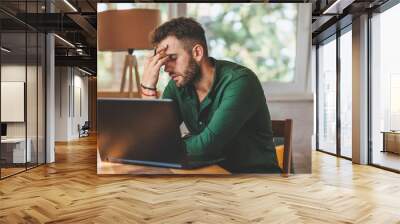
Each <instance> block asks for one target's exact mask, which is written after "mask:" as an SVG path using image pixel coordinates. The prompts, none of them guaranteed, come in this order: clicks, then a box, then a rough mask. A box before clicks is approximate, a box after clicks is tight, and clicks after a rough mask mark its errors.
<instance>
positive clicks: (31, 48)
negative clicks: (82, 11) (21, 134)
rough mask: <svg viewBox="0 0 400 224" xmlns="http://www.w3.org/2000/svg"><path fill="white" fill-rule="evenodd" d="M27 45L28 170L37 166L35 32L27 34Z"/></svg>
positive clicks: (36, 58)
mask: <svg viewBox="0 0 400 224" xmlns="http://www.w3.org/2000/svg"><path fill="white" fill-rule="evenodd" d="M27 38H28V40H27V43H28V51H27V52H28V57H27V59H28V62H27V80H26V91H27V94H26V118H27V121H26V125H27V142H28V147H27V149H28V150H30V154H28V156H30V158H29V159H28V164H27V166H28V168H30V167H33V166H36V165H37V156H38V154H37V128H38V126H37V121H38V120H37V103H38V102H37V90H38V88H37V79H38V78H37V73H38V68H37V63H38V57H37V54H38V52H37V51H38V49H37V46H38V43H37V41H38V36H37V33H36V32H28V33H27Z"/></svg>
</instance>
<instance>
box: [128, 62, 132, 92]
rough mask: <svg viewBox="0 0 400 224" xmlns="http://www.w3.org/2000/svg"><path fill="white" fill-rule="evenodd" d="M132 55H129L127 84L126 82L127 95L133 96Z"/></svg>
mask: <svg viewBox="0 0 400 224" xmlns="http://www.w3.org/2000/svg"><path fill="white" fill-rule="evenodd" d="M132 62H133V60H132V56H131V57H129V84H128V97H129V98H132V97H133V74H132Z"/></svg>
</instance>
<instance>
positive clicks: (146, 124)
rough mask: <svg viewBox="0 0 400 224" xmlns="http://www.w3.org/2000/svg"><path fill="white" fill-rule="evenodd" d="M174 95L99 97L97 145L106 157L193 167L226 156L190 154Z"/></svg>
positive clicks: (156, 164) (216, 160) (116, 159)
mask: <svg viewBox="0 0 400 224" xmlns="http://www.w3.org/2000/svg"><path fill="white" fill-rule="evenodd" d="M179 126H180V124H179V119H178V110H177V106H176V104H175V102H174V101H173V100H170V99H154V100H147V99H125V98H99V99H98V100H97V128H98V133H97V137H98V138H97V146H98V150H99V154H100V158H101V160H102V161H109V162H114V163H127V164H138V165H148V166H157V167H168V168H178V169H193V168H198V167H203V166H207V165H212V164H216V163H218V162H220V161H222V160H223V158H206V157H189V156H188V155H187V154H186V152H185V149H184V144H183V139H182V138H181V133H180V129H179Z"/></svg>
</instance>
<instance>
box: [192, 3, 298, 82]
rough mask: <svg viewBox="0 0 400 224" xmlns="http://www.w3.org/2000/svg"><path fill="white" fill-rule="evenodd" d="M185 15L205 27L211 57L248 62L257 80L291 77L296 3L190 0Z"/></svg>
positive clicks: (292, 75) (287, 79)
mask: <svg viewBox="0 0 400 224" xmlns="http://www.w3.org/2000/svg"><path fill="white" fill-rule="evenodd" d="M187 15H188V16H189V17H193V18H195V19H196V20H197V21H199V22H200V23H201V24H202V25H203V27H204V29H205V30H206V36H207V37H206V38H207V41H208V45H209V51H210V53H209V54H210V55H211V56H212V57H216V58H218V59H226V60H233V61H234V62H236V63H239V64H244V65H246V66H248V67H249V68H250V69H251V70H252V71H253V72H254V73H255V74H257V76H258V78H259V79H260V81H261V82H267V81H278V82H292V81H293V79H294V66H295V56H296V24H297V4H278V3H276V4H265V3H236V4H232V3H225V4H223V3H222V4H221V3H215V4H212V3H211V4H194V3H190V4H187ZM238 52H239V53H238Z"/></svg>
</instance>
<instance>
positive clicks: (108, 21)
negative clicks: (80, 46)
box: [97, 9, 161, 51]
mask: <svg viewBox="0 0 400 224" xmlns="http://www.w3.org/2000/svg"><path fill="white" fill-rule="evenodd" d="M160 22H161V15H160V11H159V10H157V9H128V10H109V11H104V12H100V13H98V15H97V41H98V50H100V51H126V50H128V49H151V48H152V46H151V44H150V39H149V37H150V33H151V32H152V31H153V30H154V29H155V28H156V27H157V26H158V25H159V24H160Z"/></svg>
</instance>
